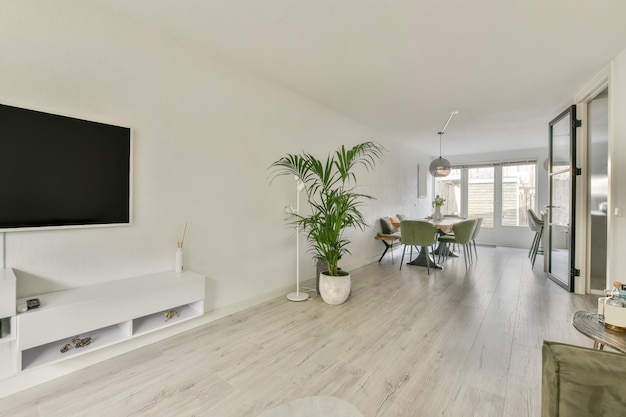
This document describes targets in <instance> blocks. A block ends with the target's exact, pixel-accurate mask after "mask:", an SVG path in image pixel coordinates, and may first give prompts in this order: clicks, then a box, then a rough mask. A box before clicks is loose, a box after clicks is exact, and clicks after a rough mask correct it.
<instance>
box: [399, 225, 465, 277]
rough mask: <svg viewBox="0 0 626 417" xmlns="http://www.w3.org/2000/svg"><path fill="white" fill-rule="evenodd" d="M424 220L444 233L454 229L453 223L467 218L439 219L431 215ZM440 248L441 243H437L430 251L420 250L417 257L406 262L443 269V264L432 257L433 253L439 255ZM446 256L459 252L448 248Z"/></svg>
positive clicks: (454, 256) (455, 255) (456, 255)
mask: <svg viewBox="0 0 626 417" xmlns="http://www.w3.org/2000/svg"><path fill="white" fill-rule="evenodd" d="M425 220H426V221H428V222H429V223H432V224H433V225H435V228H436V229H437V231H438V232H439V233H441V234H446V233H450V232H451V231H452V230H453V229H454V225H455V224H456V223H458V222H462V221H463V220H467V219H466V218H464V217H444V218H443V219H441V220H434V219H433V218H432V217H427V218H426V219H425ZM440 250H441V245H437V247H436V248H435V249H433V251H432V252H431V253H425V252H427V251H424V250H420V252H419V254H418V255H417V257H416V258H415V259H413V260H412V261H410V262H409V263H408V264H409V265H416V266H430V267H431V268H434V269H443V265H440V264H438V263H437V262H436V261H435V258H434V257H433V255H439V251H440ZM448 256H449V257H453V258H456V257H458V256H459V254H458V253H455V252H453V251H452V250H450V252H449V254H448ZM427 262H428V264H427Z"/></svg>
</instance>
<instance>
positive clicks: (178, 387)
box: [0, 247, 597, 417]
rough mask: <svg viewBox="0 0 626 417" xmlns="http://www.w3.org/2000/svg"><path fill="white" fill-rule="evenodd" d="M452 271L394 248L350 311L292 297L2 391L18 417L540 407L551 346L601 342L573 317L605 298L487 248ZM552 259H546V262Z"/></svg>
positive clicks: (360, 282) (474, 412)
mask: <svg viewBox="0 0 626 417" xmlns="http://www.w3.org/2000/svg"><path fill="white" fill-rule="evenodd" d="M478 251H479V259H478V261H477V262H476V263H475V264H473V265H472V266H471V268H470V270H469V272H467V273H466V272H465V266H464V263H463V257H461V258H459V259H450V260H449V261H448V263H447V265H446V268H445V269H444V270H443V271H431V274H430V275H427V273H426V268H423V267H415V266H405V267H403V268H402V271H398V262H399V261H398V260H399V256H398V255H399V252H396V255H395V259H396V261H395V264H392V263H391V260H390V257H389V256H387V257H386V258H385V259H384V260H383V262H382V263H380V264H379V263H373V264H370V265H367V266H365V267H362V268H359V269H357V270H354V271H351V272H352V285H353V290H352V295H351V296H350V298H349V300H348V302H347V303H346V304H344V305H341V306H329V305H325V304H324V303H323V302H322V300H321V298H319V297H315V298H313V299H310V300H309V301H306V302H301V303H293V302H289V301H287V300H286V299H285V298H284V297H280V298H277V299H275V300H273V301H271V302H268V303H265V304H262V305H259V306H257V307H254V308H251V309H248V310H245V311H242V312H239V313H236V314H234V315H231V316H228V317H225V318H222V319H220V320H217V321H215V322H212V323H210V324H207V325H205V326H202V327H200V328H197V329H195V330H193V331H190V332H187V333H185V334H183V335H181V336H177V337H175V338H171V339H168V340H164V341H161V342H159V343H155V344H153V345H150V346H148V347H145V348H142V349H139V350H136V351H133V352H131V353H128V354H125V355H123V356H120V357H117V358H113V359H110V360H108V361H106V362H103V363H100V364H98V365H95V366H92V367H90V368H87V369H84V370H81V371H78V372H75V373H73V374H71V375H69V376H66V377H62V378H59V379H57V380H54V381H52V382H49V383H45V384H42V385H39V386H37V387H34V388H31V389H29V390H27V391H24V392H21V393H18V394H15V395H12V396H10V397H7V398H5V399H3V400H0V415H3V416H4V415H7V416H9V415H10V416H28V417H36V416H41V417H44V416H45V417H48V416H63V417H71V416H90V417H91V416H107V417H110V416H218V417H221V416H256V415H258V414H259V413H261V412H263V411H265V410H268V409H271V408H273V407H276V406H278V405H280V404H283V403H285V402H287V401H291V400H295V399H298V398H302V397H307V396H314V395H324V396H335V397H339V398H342V399H344V400H346V401H348V402H350V403H351V404H353V405H354V406H356V407H357V408H358V409H359V410H360V411H361V412H362V413H363V415H364V416H365V417H373V416H389V417H391V416H393V417H399V416H439V415H446V416H465V417H468V416H480V417H489V416H498V417H500V416H503V417H504V416H506V417H517V416H533V417H534V416H538V415H540V401H541V345H542V342H543V340H554V341H561V342H566V343H572V344H577V345H582V346H589V347H591V345H592V343H591V341H590V340H589V339H587V338H585V337H584V336H582V335H581V334H579V333H578V332H577V331H576V330H574V328H573V327H572V326H571V325H570V319H571V316H572V313H573V312H574V311H576V310H581V309H593V308H594V306H595V302H596V299H597V297H595V296H578V295H573V294H569V293H567V292H565V291H564V290H562V289H561V288H559V287H558V286H556V285H555V284H554V283H552V282H551V281H549V280H547V279H546V278H544V277H543V274H542V273H540V272H538V269H539V267H538V268H537V270H535V271H533V270H532V269H531V267H530V262H529V260H528V258H527V257H526V255H527V254H528V251H527V250H524V249H510V248H486V247H479V248H478ZM541 262H542V258H541V257H540V258H539V259H538V260H537V266H539V265H540V264H541Z"/></svg>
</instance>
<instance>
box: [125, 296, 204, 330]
mask: <svg viewBox="0 0 626 417" xmlns="http://www.w3.org/2000/svg"><path fill="white" fill-rule="evenodd" d="M203 307H204V306H203V303H201V302H195V303H190V304H185V305H182V306H178V307H174V308H170V309H166V310H163V311H160V312H158V313H154V314H150V315H148V316H143V317H139V318H137V319H135V320H133V336H140V335H142V334H147V333H151V332H153V331H156V330H159V329H163V328H165V327H168V326H172V325H175V324H178V323H182V322H183V321H187V320H190V319H192V318H194V317H199V316H201V315H202V314H203V311H202V309H203ZM173 309H176V311H177V312H178V314H175V315H174V316H172V318H170V319H169V320H167V321H165V312H166V311H169V310H173Z"/></svg>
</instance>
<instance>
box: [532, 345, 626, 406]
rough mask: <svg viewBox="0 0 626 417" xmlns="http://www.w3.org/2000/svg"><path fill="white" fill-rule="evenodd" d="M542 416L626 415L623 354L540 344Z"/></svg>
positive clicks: (624, 361) (624, 357)
mask: <svg viewBox="0 0 626 417" xmlns="http://www.w3.org/2000/svg"><path fill="white" fill-rule="evenodd" d="M542 355H543V370H542V393H541V417H600V416H603V417H609V416H610V417H617V416H626V355H624V354H621V353H614V352H605V351H602V350H594V349H588V348H584V347H579V346H572V345H567V344H563V343H556V342H547V341H546V342H544V344H543V352H542Z"/></svg>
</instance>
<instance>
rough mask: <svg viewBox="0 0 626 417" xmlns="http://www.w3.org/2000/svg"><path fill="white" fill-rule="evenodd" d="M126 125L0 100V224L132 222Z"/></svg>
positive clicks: (6, 228) (50, 225) (54, 225)
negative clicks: (30, 107) (116, 124)
mask: <svg viewBox="0 0 626 417" xmlns="http://www.w3.org/2000/svg"><path fill="white" fill-rule="evenodd" d="M131 152H132V147H131V132H130V129H129V128H126V127H120V126H113V125H109V124H104V123H97V122H92V121H87V120H80V119H76V118H72V117H66V116H59V115H54V114H49V113H43V112H39V111H34V110H28V109H22V108H18V107H13V106H7V105H3V104H0V183H1V186H0V196H1V197H0V201H1V202H0V231H14V230H20V229H31V228H37V229H39V228H59V227H86V226H104V225H121V224H130V220H131V217H130V216H131V209H130V207H131V204H130V202H131V196H130V194H131Z"/></svg>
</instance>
